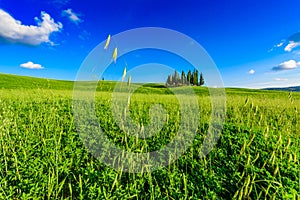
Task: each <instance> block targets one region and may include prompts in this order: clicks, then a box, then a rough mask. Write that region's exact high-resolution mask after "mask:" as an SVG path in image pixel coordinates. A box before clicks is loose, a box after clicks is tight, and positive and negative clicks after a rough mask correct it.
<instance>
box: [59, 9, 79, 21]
mask: <svg viewBox="0 0 300 200" xmlns="http://www.w3.org/2000/svg"><path fill="white" fill-rule="evenodd" d="M62 15H63V16H67V17H68V18H69V20H70V21H71V22H73V23H75V24H79V23H81V22H82V21H83V20H82V19H80V18H79V17H78V16H79V15H78V14H76V13H75V12H74V11H73V10H72V9H71V8H69V9H67V10H64V11H62Z"/></svg>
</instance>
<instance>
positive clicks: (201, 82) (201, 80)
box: [199, 72, 204, 86]
mask: <svg viewBox="0 0 300 200" xmlns="http://www.w3.org/2000/svg"><path fill="white" fill-rule="evenodd" d="M199 85H200V86H201V85H204V76H203V73H202V72H201V74H200V83H199Z"/></svg>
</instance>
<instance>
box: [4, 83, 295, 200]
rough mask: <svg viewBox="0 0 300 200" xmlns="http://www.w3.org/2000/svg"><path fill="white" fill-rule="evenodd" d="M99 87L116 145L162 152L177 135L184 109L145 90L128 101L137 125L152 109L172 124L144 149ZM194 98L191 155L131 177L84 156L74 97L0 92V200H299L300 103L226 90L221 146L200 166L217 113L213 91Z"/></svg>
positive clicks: (161, 93) (157, 91)
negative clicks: (196, 117)
mask: <svg viewBox="0 0 300 200" xmlns="http://www.w3.org/2000/svg"><path fill="white" fill-rule="evenodd" d="M101 84H102V85H101ZM99 87H102V89H98V90H103V92H101V91H98V92H97V94H96V111H97V115H98V118H99V121H100V122H101V127H102V128H103V130H105V132H106V134H107V135H108V137H109V138H110V139H111V141H112V142H115V144H116V145H119V146H120V147H122V148H125V149H126V148H127V149H128V150H134V151H139V150H141V149H142V148H144V149H143V150H153V149H159V148H161V147H162V146H163V145H165V144H167V143H168V142H169V141H170V139H172V137H173V136H174V134H176V130H177V129H178V126H179V118H178V102H177V100H176V98H174V96H173V95H172V94H170V93H169V92H168V91H167V89H166V88H152V89H151V87H152V86H151V87H150V86H149V87H145V88H141V89H140V90H139V91H137V92H136V93H135V94H134V95H133V96H132V98H131V104H130V108H131V109H130V116H131V117H132V119H133V120H134V121H135V122H136V123H144V124H145V125H146V124H147V123H148V122H149V113H148V109H147V108H149V107H150V106H151V105H152V104H154V103H158V102H159V103H161V104H162V105H164V107H165V108H166V110H167V111H168V114H169V116H168V122H167V125H166V126H164V127H163V129H162V131H161V132H160V134H158V135H156V136H155V137H153V138H151V141H150V140H149V141H148V142H147V143H143V142H142V141H143V140H141V139H139V140H138V141H137V140H136V138H135V137H132V136H130V135H126V134H124V133H123V132H122V129H121V128H120V127H118V126H117V125H116V123H115V120H114V118H113V116H112V114H111V108H110V103H111V91H112V90H113V87H112V85H111V83H108V84H107V85H105V82H102V83H100V86H99ZM107 88H110V89H107ZM181 89H182V88H181ZM178 90H180V88H178ZM151 91H152V92H153V93H154V94H151ZM195 92H196V94H197V95H198V100H199V104H200V122H199V127H198V134H197V136H196V138H195V140H194V142H193V145H192V146H191V147H190V148H189V149H188V151H187V152H186V153H185V154H184V155H183V156H182V157H180V158H179V159H178V160H176V161H175V162H174V163H172V164H170V165H168V166H166V167H163V168H161V169H159V170H157V171H154V172H147V171H145V172H143V173H138V174H134V173H126V172H118V171H116V170H114V169H111V168H109V167H107V166H106V165H104V164H102V163H101V162H99V161H98V160H97V159H96V158H94V157H93V156H92V155H91V154H90V153H89V152H88V151H87V150H86V148H85V146H84V145H83V143H82V141H81V140H80V138H79V136H78V133H77V131H76V128H75V126H74V118H73V113H72V95H73V91H72V90H71V89H64V90H56V89H53V88H52V89H51V88H47V87H46V88H40V89H2V90H0V199H14V198H15V199H31V198H33V199H206V198H207V199H228V198H237V199H247V198H250V199H259V198H262V199H264V198H266V199H272V198H273V199H284V198H286V199H297V198H299V197H300V184H299V182H300V167H299V166H300V163H299V158H300V138H299V137H300V135H299V130H300V128H299V125H300V115H299V110H300V95H299V94H298V93H292V94H289V93H288V92H276V91H268V92H263V91H252V90H242V89H240V90H239V89H228V90H227V115H226V122H225V125H224V128H223V133H222V136H221V138H220V140H219V141H218V143H217V145H216V147H215V148H214V149H213V150H212V151H211V152H210V153H209V154H208V155H207V156H206V157H204V158H201V159H200V158H199V153H200V150H201V149H200V147H201V144H202V142H203V139H204V137H205V134H206V130H207V127H208V123H209V116H210V112H211V108H210V99H209V97H208V92H207V89H205V88H195ZM149 96H150V97H151V98H149ZM126 145H127V146H126Z"/></svg>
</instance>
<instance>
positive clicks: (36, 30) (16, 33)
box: [0, 9, 63, 45]
mask: <svg viewBox="0 0 300 200" xmlns="http://www.w3.org/2000/svg"><path fill="white" fill-rule="evenodd" d="M34 19H35V21H36V23H37V26H34V25H23V24H22V22H21V21H19V20H16V19H14V18H13V17H12V16H11V15H10V14H8V13H7V12H5V11H4V10H2V9H0V37H1V38H3V39H4V40H6V41H9V42H13V43H22V44H28V45H39V44H41V43H43V42H45V43H50V44H52V45H53V42H52V41H50V39H49V36H50V35H51V33H53V32H57V31H60V30H61V29H62V27H63V25H62V24H61V23H60V22H58V23H55V22H54V20H53V19H52V18H51V17H50V15H49V14H47V13H45V12H41V20H40V19H39V18H37V17H35V18H34Z"/></svg>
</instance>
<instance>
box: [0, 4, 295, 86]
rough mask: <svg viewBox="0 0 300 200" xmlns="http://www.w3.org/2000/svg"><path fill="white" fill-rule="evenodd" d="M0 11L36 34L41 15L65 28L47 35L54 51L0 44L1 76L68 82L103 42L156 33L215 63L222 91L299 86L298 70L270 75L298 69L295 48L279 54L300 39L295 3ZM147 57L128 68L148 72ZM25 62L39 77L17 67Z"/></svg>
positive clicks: (12, 7)
mask: <svg viewBox="0 0 300 200" xmlns="http://www.w3.org/2000/svg"><path fill="white" fill-rule="evenodd" d="M0 9H2V10H4V11H5V12H7V13H9V14H10V15H11V16H12V17H13V18H14V19H16V20H19V21H21V22H22V24H24V25H34V26H36V22H35V20H34V18H35V17H40V15H41V11H45V12H46V13H48V14H49V15H50V16H51V17H52V18H53V19H54V21H55V22H61V23H62V24H63V28H62V29H61V31H60V32H54V33H52V34H51V35H50V39H51V41H53V42H54V43H55V44H56V45H54V46H51V45H49V44H46V43H42V44H40V45H36V46H32V45H24V44H18V43H10V42H8V41H6V38H1V36H0V58H1V59H0V72H2V73H11V74H18V75H29V76H36V77H47V78H54V79H67V80H74V79H75V78H76V73H77V71H78V69H79V67H80V66H81V63H82V62H83V60H84V59H85V58H86V56H87V55H88V54H89V52H90V51H91V50H92V49H93V48H94V47H96V46H97V45H98V44H99V43H100V42H102V41H104V40H105V39H106V38H107V35H108V34H111V35H114V34H117V33H120V32H122V31H125V30H128V29H132V28H138V27H148V26H151V27H153V26H154V27H164V28H169V29H173V30H176V31H179V32H182V33H184V34H186V35H188V36H190V37H191V38H193V39H195V40H196V41H197V42H199V43H200V44H201V45H202V46H203V47H204V48H205V49H206V51H207V52H208V53H209V55H210V56H211V57H212V59H213V60H214V61H215V63H216V65H217V66H218V68H219V71H220V74H221V76H222V78H223V81H224V85H225V86H226V87H249V88H262V87H284V86H291V85H300V79H299V76H300V67H298V66H294V67H292V68H289V67H286V68H285V67H282V68H274V67H278V66H283V65H280V64H281V63H283V62H286V61H290V60H294V61H296V62H299V61H300V47H299V48H297V47H296V48H293V49H292V50H291V51H285V50H284V49H285V47H286V46H287V45H288V44H289V42H291V41H289V40H291V39H289V38H290V36H292V35H294V34H296V33H298V31H300V12H299V9H300V1H299V0H292V1H271V0H265V1H249V0H245V1H237V0H226V1H225V0H219V1H214V0H186V1H169V0H128V1H122V0H114V1H99V0H85V1H75V0H53V1H38V0H0ZM67 9H72V11H73V12H74V13H76V14H77V16H78V17H79V18H80V19H81V22H80V23H77V24H76V23H73V22H72V21H71V20H70V19H68V18H67V17H66V16H65V15H63V14H62V13H63V11H64V10H67ZM299 41H300V38H299ZM281 42H283V44H282V45H281V46H280V45H279V46H280V47H276V45H278V44H279V43H281ZM292 42H293V41H292ZM294 42H297V41H294ZM146 53H147V52H139V53H138V54H137V55H136V56H131V57H132V60H134V58H136V59H139V61H138V62H137V63H138V64H146V63H147V62H149V61H151V60H147V59H143V57H145V56H146ZM148 56H149V55H148ZM146 57H147V56H146ZM170 59H172V58H171V57H170ZM28 61H32V62H33V63H36V64H41V65H42V66H43V67H44V69H40V70H37V69H24V68H21V67H20V64H22V63H26V62H28ZM170 63H172V62H170ZM170 63H169V64H170ZM173 63H174V62H173ZM162 64H168V63H167V62H165V63H164V61H162ZM170 65H171V64H170ZM184 68H186V69H187V68H188V67H186V66H185V67H184ZM274 69H280V70H274ZM122 70H123V69H122ZM122 70H120V69H119V70H114V68H113V66H112V69H109V70H107V72H106V75H105V76H106V77H107V79H117V78H118V77H119V78H120V76H121V75H122ZM250 70H253V72H254V73H249V72H250ZM154 76H155V74H154ZM156 81H160V80H156Z"/></svg>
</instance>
